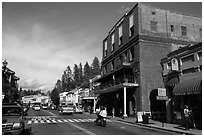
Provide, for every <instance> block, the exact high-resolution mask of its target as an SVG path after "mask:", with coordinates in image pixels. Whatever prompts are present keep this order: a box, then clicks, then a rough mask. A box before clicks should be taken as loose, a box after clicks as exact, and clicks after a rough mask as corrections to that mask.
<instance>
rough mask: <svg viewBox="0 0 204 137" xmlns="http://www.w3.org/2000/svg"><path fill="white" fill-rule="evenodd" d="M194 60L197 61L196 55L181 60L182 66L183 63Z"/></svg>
mask: <svg viewBox="0 0 204 137" xmlns="http://www.w3.org/2000/svg"><path fill="white" fill-rule="evenodd" d="M194 60H195V59H194V55H190V56H187V57H184V58H181V65H182V63H185V62H190V61H194Z"/></svg>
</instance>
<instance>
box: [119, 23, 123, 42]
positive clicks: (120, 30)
mask: <svg viewBox="0 0 204 137" xmlns="http://www.w3.org/2000/svg"><path fill="white" fill-rule="evenodd" d="M122 36H123V27H122V25H121V26H120V27H119V45H122V43H123V41H122V40H123V39H122Z"/></svg>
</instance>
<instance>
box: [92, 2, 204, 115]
mask: <svg viewBox="0 0 204 137" xmlns="http://www.w3.org/2000/svg"><path fill="white" fill-rule="evenodd" d="M201 40H202V19H201V18H198V17H193V16H190V15H185V14H182V13H177V12H173V11H168V10H163V9H159V8H155V7H152V6H150V5H146V4H144V3H137V4H136V5H135V6H134V7H133V8H132V9H131V10H130V12H129V13H127V14H125V15H124V16H123V17H122V18H121V19H120V20H119V21H118V22H117V23H116V24H115V25H114V26H113V28H112V29H111V30H110V31H109V33H108V35H107V37H106V38H105V39H104V40H103V56H102V63H101V64H102V77H101V78H100V79H98V80H97V81H96V82H100V83H101V84H100V86H99V88H98V89H96V90H95V91H94V92H95V93H96V94H100V96H99V100H100V101H99V102H98V103H100V104H101V105H104V106H105V107H107V112H108V115H112V113H113V112H114V114H115V116H124V117H126V116H131V115H135V113H136V112H139V111H147V112H151V113H152V114H154V113H155V114H156V112H158V113H160V112H161V111H162V110H161V102H160V101H157V100H155V98H156V96H157V92H158V88H161V87H164V84H163V78H162V69H161V66H160V61H161V59H162V58H164V57H166V55H167V54H168V53H169V52H171V51H174V50H176V49H178V47H184V46H186V45H188V44H196V43H197V42H200V41H201ZM164 105H165V104H164Z"/></svg>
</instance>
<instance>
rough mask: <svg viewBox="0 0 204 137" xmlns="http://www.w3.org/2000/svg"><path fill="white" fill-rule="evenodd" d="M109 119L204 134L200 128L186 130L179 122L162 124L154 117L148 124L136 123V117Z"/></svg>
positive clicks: (182, 132)
mask: <svg viewBox="0 0 204 137" xmlns="http://www.w3.org/2000/svg"><path fill="white" fill-rule="evenodd" d="M107 118H108V119H114V120H116V121H122V122H127V123H131V124H136V125H139V126H145V127H149V128H155V129H160V130H166V131H171V132H176V133H179V134H187V135H202V130H198V129H192V130H188V131H186V130H185V128H184V127H182V126H181V125H177V124H169V123H164V124H162V123H161V122H159V121H155V120H152V119H149V123H148V124H143V123H135V120H136V119H135V118H134V117H127V118H124V119H122V118H118V117H110V116H108V117H107Z"/></svg>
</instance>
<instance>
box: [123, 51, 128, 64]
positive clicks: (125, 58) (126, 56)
mask: <svg viewBox="0 0 204 137" xmlns="http://www.w3.org/2000/svg"><path fill="white" fill-rule="evenodd" d="M127 62H128V54H127V52H125V53H124V63H127Z"/></svg>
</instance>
